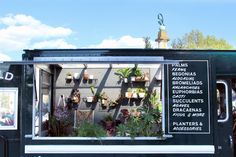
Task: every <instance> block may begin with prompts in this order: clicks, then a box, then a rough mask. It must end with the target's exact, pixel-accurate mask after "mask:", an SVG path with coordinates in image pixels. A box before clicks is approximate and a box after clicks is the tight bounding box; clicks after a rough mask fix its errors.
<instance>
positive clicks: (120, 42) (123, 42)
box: [89, 35, 156, 48]
mask: <svg viewBox="0 0 236 157" xmlns="http://www.w3.org/2000/svg"><path fill="white" fill-rule="evenodd" d="M150 42H151V45H152V47H153V48H155V47H156V46H155V42H154V41H152V40H151V41H150ZM144 46H145V43H144V40H143V38H136V37H132V36H130V35H124V36H122V37H120V38H119V39H104V40H103V41H102V42H101V43H100V44H97V45H90V46H89V48H144Z"/></svg>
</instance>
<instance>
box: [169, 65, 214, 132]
mask: <svg viewBox="0 0 236 157" xmlns="http://www.w3.org/2000/svg"><path fill="white" fill-rule="evenodd" d="M208 77H209V74H208V62H207V61H183V62H180V63H178V64H171V65H168V80H167V81H168V98H169V99H168V123H169V124H168V132H169V133H172V134H191V133H192V134H209V133H210V127H209V123H210V122H209V120H210V115H209V102H208V101H209V97H208V96H209V95H208V91H209V79H208Z"/></svg>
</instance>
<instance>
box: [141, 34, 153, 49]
mask: <svg viewBox="0 0 236 157" xmlns="http://www.w3.org/2000/svg"><path fill="white" fill-rule="evenodd" d="M143 41H144V44H145V49H151V48H152V45H151V42H150V37H143Z"/></svg>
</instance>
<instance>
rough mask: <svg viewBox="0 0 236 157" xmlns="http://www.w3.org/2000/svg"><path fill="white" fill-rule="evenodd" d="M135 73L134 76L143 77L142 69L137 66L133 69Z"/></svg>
mask: <svg viewBox="0 0 236 157" xmlns="http://www.w3.org/2000/svg"><path fill="white" fill-rule="evenodd" d="M133 73H134V76H136V77H142V75H143V74H142V70H141V69H140V68H138V67H137V66H135V67H134V68H133Z"/></svg>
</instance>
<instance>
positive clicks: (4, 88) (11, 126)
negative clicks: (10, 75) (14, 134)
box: [0, 87, 18, 130]
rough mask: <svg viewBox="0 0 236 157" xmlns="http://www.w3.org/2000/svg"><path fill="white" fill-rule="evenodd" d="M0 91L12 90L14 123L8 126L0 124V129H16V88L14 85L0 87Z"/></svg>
mask: <svg viewBox="0 0 236 157" xmlns="http://www.w3.org/2000/svg"><path fill="white" fill-rule="evenodd" d="M0 92H12V93H13V94H14V100H13V107H14V121H13V122H14V123H13V125H9V126H0V130H17V129H18V88H16V87H0Z"/></svg>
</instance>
